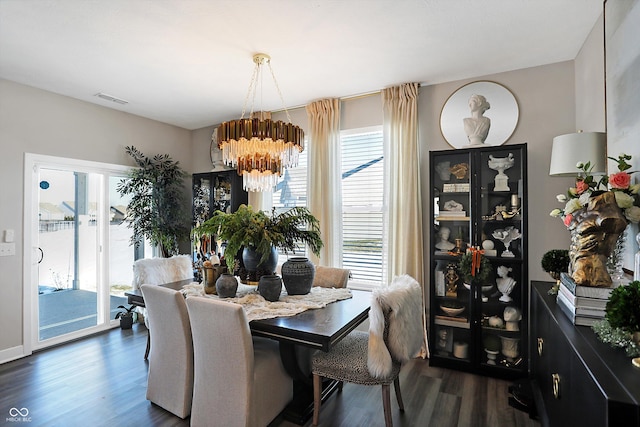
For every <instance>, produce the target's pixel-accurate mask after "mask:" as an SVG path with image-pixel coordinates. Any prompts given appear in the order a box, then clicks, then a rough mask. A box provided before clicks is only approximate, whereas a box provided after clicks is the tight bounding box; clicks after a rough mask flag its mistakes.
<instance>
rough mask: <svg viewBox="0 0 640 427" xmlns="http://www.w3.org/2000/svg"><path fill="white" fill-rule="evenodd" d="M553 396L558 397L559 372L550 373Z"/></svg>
mask: <svg viewBox="0 0 640 427" xmlns="http://www.w3.org/2000/svg"><path fill="white" fill-rule="evenodd" d="M551 382H552V386H553V397H555V398H556V399H560V374H551Z"/></svg>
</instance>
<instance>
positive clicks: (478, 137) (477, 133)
mask: <svg viewBox="0 0 640 427" xmlns="http://www.w3.org/2000/svg"><path fill="white" fill-rule="evenodd" d="M489 108H491V105H490V104H489V102H487V98H485V97H484V96H482V95H475V94H474V95H471V97H470V98H469V110H470V111H471V117H467V118H464V119H462V122H463V124H464V133H465V134H466V135H467V139H468V140H469V145H483V144H484V141H485V140H486V139H487V135H488V134H489V128H490V127H491V119H490V118H489V117H484V116H483V114H484V112H485V111H487V110H488V109H489Z"/></svg>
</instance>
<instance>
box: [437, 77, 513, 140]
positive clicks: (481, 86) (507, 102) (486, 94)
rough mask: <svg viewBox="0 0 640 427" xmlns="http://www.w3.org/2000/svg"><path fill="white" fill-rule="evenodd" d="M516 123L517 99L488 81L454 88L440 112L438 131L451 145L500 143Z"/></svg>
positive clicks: (510, 133)
mask: <svg viewBox="0 0 640 427" xmlns="http://www.w3.org/2000/svg"><path fill="white" fill-rule="evenodd" d="M517 124H518V103H517V102H516V98H515V97H514V96H513V94H512V93H511V92H510V91H509V89H507V88H506V87H504V86H502V85H500V84H498V83H494V82H488V81H478V82H473V83H469V84H466V85H464V86H462V87H461V88H459V89H458V90H456V91H455V92H454V93H453V94H452V95H451V96H450V97H449V99H447V102H445V104H444V107H442V112H441V113H440V131H441V132H442V136H443V137H444V139H445V140H446V141H447V142H448V143H449V145H451V146H452V147H454V148H476V147H483V146H486V145H502V144H504V143H505V142H507V140H508V139H509V138H510V137H511V135H512V134H513V131H514V130H515V129H516V125H517Z"/></svg>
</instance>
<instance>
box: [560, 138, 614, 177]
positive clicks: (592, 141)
mask: <svg viewBox="0 0 640 427" xmlns="http://www.w3.org/2000/svg"><path fill="white" fill-rule="evenodd" d="M606 160H607V134H605V133H604V132H578V133H569V134H566V135H560V136H556V137H555V138H553V147H552V148H551V165H550V167H549V175H551V176H576V175H577V174H578V172H579V171H578V168H577V167H576V165H577V164H578V163H579V162H582V163H587V162H591V165H592V166H593V169H592V170H591V173H592V174H604V173H605V172H606V166H607V164H606Z"/></svg>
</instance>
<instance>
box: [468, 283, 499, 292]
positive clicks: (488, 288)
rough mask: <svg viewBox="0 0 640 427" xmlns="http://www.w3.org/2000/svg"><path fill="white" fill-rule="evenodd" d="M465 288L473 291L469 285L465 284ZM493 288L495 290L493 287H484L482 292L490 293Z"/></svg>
mask: <svg viewBox="0 0 640 427" xmlns="http://www.w3.org/2000/svg"><path fill="white" fill-rule="evenodd" d="M464 287H465V288H466V289H467V290H468V291H470V290H471V285H470V284H468V283H464ZM491 288H493V285H484V286H483V287H482V292H489V291H490V290H491Z"/></svg>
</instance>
